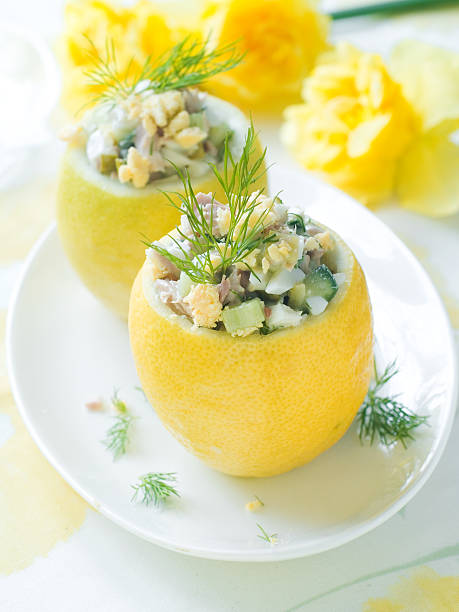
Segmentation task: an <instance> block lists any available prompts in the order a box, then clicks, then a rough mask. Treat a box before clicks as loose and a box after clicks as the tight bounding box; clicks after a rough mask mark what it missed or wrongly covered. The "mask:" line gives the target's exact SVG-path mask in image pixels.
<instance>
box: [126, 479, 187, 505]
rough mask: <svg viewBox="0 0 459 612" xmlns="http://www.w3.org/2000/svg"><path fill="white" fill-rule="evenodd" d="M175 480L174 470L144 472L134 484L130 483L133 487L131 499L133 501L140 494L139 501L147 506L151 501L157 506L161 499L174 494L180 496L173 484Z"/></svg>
mask: <svg viewBox="0 0 459 612" xmlns="http://www.w3.org/2000/svg"><path fill="white" fill-rule="evenodd" d="M175 482H177V477H176V473H175V472H166V473H162V472H149V473H148V474H144V476H141V477H140V479H139V482H138V483H137V484H135V485H131V487H132V488H133V489H134V495H133V496H132V498H131V501H135V500H136V499H137V497H138V496H140V495H142V499H141V500H140V502H141V503H142V504H145V505H146V506H149V505H150V504H151V503H153V504H155V506H158V505H159V504H160V503H161V502H162V501H164V500H165V499H167V498H168V497H170V496H171V495H175V496H176V497H180V493H179V492H178V491H177V489H176V488H175V487H174V485H173V484H171V483H175Z"/></svg>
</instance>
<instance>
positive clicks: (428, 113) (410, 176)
mask: <svg viewBox="0 0 459 612" xmlns="http://www.w3.org/2000/svg"><path fill="white" fill-rule="evenodd" d="M390 68H391V70H392V73H393V75H394V76H395V78H396V79H397V80H398V81H399V82H400V83H401V85H402V87H403V91H404V94H405V96H406V97H407V99H408V100H409V101H410V102H411V104H412V105H413V108H414V109H415V111H416V114H417V115H418V118H419V122H420V124H421V131H420V132H419V134H418V135H417V137H416V138H415V139H414V140H413V142H412V143H411V145H410V147H409V148H408V151H407V152H406V153H405V155H404V156H403V159H402V161H401V163H400V167H399V169H398V172H397V181H396V194H397V196H398V198H399V201H400V204H401V205H402V206H404V207H405V208H409V209H411V210H414V211H416V212H419V213H422V214H425V215H429V216H430V217H443V216H446V215H452V214H454V213H456V212H458V211H459V170H458V169H459V139H458V138H457V136H458V133H459V132H458V130H459V54H457V53H454V52H452V51H448V50H447V49H442V48H439V47H434V46H432V45H429V44H426V43H423V42H419V41H412V40H406V41H403V42H402V43H400V44H398V45H397V46H396V48H395V49H394V50H393V52H392V56H391V61H390Z"/></svg>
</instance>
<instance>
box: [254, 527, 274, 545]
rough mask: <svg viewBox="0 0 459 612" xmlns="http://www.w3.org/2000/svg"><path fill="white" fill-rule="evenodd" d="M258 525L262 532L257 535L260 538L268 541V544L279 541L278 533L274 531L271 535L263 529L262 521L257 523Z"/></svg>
mask: <svg viewBox="0 0 459 612" xmlns="http://www.w3.org/2000/svg"><path fill="white" fill-rule="evenodd" d="M257 527H258V529H259V530H260V531H261V533H259V534H258V535H257V537H258V538H260V540H263V541H264V542H268V544H275V543H276V542H277V533H272V534H271V535H269V534H268V533H267V532H266V531H265V530H264V529H263V527H262V526H261V525H260V523H257Z"/></svg>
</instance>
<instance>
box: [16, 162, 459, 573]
mask: <svg viewBox="0 0 459 612" xmlns="http://www.w3.org/2000/svg"><path fill="white" fill-rule="evenodd" d="M278 171H280V172H282V173H289V174H294V175H297V176H298V175H299V174H300V172H298V171H296V170H293V169H292V168H289V167H288V166H285V165H283V164H279V165H277V166H276V172H278ZM301 178H302V179H305V180H306V181H310V182H312V183H316V184H318V187H319V189H324V188H325V189H326V190H328V191H329V192H330V193H335V194H336V192H338V194H339V196H340V198H341V199H343V198H344V199H345V200H347V202H346V204H347V205H348V206H352V207H353V208H354V209H358V210H359V214H364V215H365V216H368V217H371V219H372V221H373V222H376V223H377V224H378V225H381V226H382V227H383V228H384V229H385V231H389V232H390V234H391V236H392V238H393V240H394V241H395V243H396V244H397V246H398V247H399V248H401V250H402V251H403V253H404V255H405V256H406V257H407V259H409V261H410V263H411V265H414V267H415V268H417V270H418V272H419V273H420V274H421V275H422V277H423V278H424V280H425V282H426V283H427V284H428V285H429V286H430V289H431V290H432V292H433V295H434V296H435V299H436V302H437V306H439V307H440V308H439V310H440V312H441V313H442V316H443V319H444V323H445V329H447V331H448V353H449V356H450V359H451V362H452V366H453V379H452V388H451V390H450V400H451V401H450V402H449V404H448V405H447V404H445V407H444V410H446V411H447V419H446V420H445V423H444V425H443V429H442V430H441V431H440V436H439V438H438V439H437V447H436V449H434V452H433V453H430V456H427V457H426V459H425V465H424V469H423V472H422V474H420V476H419V477H418V478H417V480H416V481H415V482H414V483H413V485H412V486H411V487H409V488H408V490H407V491H406V492H405V493H403V494H402V495H401V496H400V498H399V499H397V500H396V501H394V502H393V503H392V504H390V506H389V507H387V508H385V509H384V510H383V511H382V512H381V513H380V514H379V515H377V516H375V517H373V518H369V519H367V520H365V521H363V522H361V523H358V524H357V525H352V526H350V527H347V528H346V529H344V530H343V531H341V532H340V533H339V534H338V535H333V536H329V537H328V538H327V539H325V540H324V542H323V543H322V545H320V546H317V545H316V546H314V547H312V549H308V547H307V546H305V545H304V543H303V544H302V545H298V546H296V547H294V548H287V549H284V550H282V549H280V548H279V549H276V547H270V548H266V549H260V550H258V549H253V550H251V551H245V550H224V549H217V550H211V549H209V548H204V547H199V546H191V547H181V546H178V545H176V544H175V543H173V542H172V543H171V542H169V541H168V540H167V539H164V538H161V537H157V536H154V535H152V534H151V533H148V532H147V531H145V530H144V529H142V528H138V527H137V526H136V525H135V523H133V522H132V521H131V520H128V519H126V518H124V517H122V516H120V515H119V514H118V513H117V512H114V511H112V510H111V509H110V507H107V506H105V505H104V504H101V503H99V502H97V501H96V500H95V499H94V497H93V496H92V495H91V494H90V493H89V492H88V491H86V490H85V488H84V486H80V484H79V483H78V481H77V479H75V478H74V477H73V476H72V475H71V473H69V471H68V470H67V469H66V468H65V467H64V466H62V465H61V462H60V461H59V458H58V457H56V456H55V454H54V453H53V451H52V450H50V449H49V448H48V447H47V445H46V444H45V442H43V441H42V440H41V438H40V435H39V433H38V432H37V431H36V430H35V427H34V425H33V423H32V420H31V419H29V416H28V411H27V407H26V405H25V402H24V401H23V399H22V393H21V390H20V387H19V384H18V382H17V380H16V374H15V371H16V369H15V365H14V358H13V329H14V326H15V316H16V315H15V313H16V310H17V308H16V306H17V303H18V301H19V299H20V295H21V292H22V289H23V286H24V285H25V283H26V282H27V277H28V274H29V270H30V268H31V266H32V264H33V262H34V261H35V259H36V257H37V255H38V254H39V253H40V251H41V250H42V249H44V248H45V247H46V244H47V243H48V241H49V240H50V239H51V238H53V237H54V236H55V235H58V232H57V224H56V222H55V221H54V222H53V223H51V225H50V226H49V227H48V228H47V229H46V230H45V231H44V232H43V233H42V234H41V236H40V237H39V238H38V240H37V241H36V243H35V244H34V246H33V247H32V249H31V250H30V252H29V253H28V255H27V257H26V258H25V261H24V263H23V267H22V270H21V272H20V274H19V277H18V279H17V281H16V284H15V287H14V289H13V292H12V294H11V297H10V300H9V303H8V309H7V319H6V333H5V347H6V365H7V372H8V379H9V384H10V387H11V391H12V394H13V397H14V400H15V403H16V405H17V408H18V410H19V413H20V416H21V418H22V420H23V422H24V424H25V425H26V427H27V430H28V432H29V434H30V435H31V437H32V439H33V440H34V442H35V443H36V444H37V446H38V448H39V449H40V451H41V453H42V454H43V455H44V456H45V458H46V459H47V461H48V462H49V463H50V464H51V465H52V467H53V468H54V469H55V470H56V471H57V472H58V473H59V474H60V476H61V477H62V478H63V479H64V480H65V481H66V482H67V483H68V484H69V485H70V486H71V487H72V489H73V490H74V491H76V492H77V493H78V495H80V496H81V497H82V498H83V499H84V500H85V501H86V502H87V503H88V504H89V505H90V506H91V507H92V508H93V509H94V510H96V511H97V512H99V513H101V514H102V515H103V516H105V517H106V518H108V519H109V520H111V521H112V522H114V523H115V524H116V525H118V526H119V527H121V528H123V529H125V530H126V531H128V532H130V533H132V534H133V535H136V536H137V537H140V538H142V539H144V540H146V541H148V542H151V543H153V544H155V545H157V546H160V547H162V548H165V549H168V550H172V551H175V552H178V553H182V554H185V555H188V556H193V557H199V558H204V559H212V560H220V561H235V562H273V561H284V560H289V559H297V558H302V557H306V556H311V555H314V554H320V553H322V552H326V551H328V550H332V549H334V548H338V547H340V546H343V545H344V544H346V543H348V542H351V541H352V540H355V539H357V538H359V537H361V536H363V535H365V534H366V533H369V532H370V531H372V530H373V529H375V528H377V527H379V526H380V525H382V524H383V523H385V522H386V521H387V520H389V519H390V518H392V517H393V516H394V515H395V514H396V513H397V512H399V511H400V510H401V509H402V508H403V507H404V506H405V505H406V504H407V503H409V502H410V501H411V500H412V499H413V498H414V497H415V496H416V495H417V494H418V492H419V491H420V490H421V489H422V487H423V486H424V485H425V484H426V483H427V482H428V480H429V479H430V477H431V476H432V474H433V472H434V470H435V468H436V467H437V465H438V463H439V461H440V459H441V457H442V456H443V453H444V450H445V448H446V444H447V442H448V440H449V437H450V433H451V429H452V426H453V421H454V415H455V408H456V403H457V398H458V358H457V354H456V348H455V340H454V335H453V328H452V325H451V322H450V319H449V317H448V315H447V312H446V308H445V306H444V304H443V301H442V300H441V297H440V295H439V293H438V291H437V289H436V287H435V286H434V284H433V282H432V280H431V279H430V277H429V275H428V274H427V272H426V271H425V269H424V267H423V266H422V264H421V263H420V262H419V261H418V259H417V258H416V257H415V256H414V254H413V253H412V252H411V251H410V249H409V248H408V247H407V246H406V245H405V244H404V243H403V241H402V240H401V239H400V238H399V237H398V236H397V235H396V234H395V233H394V232H393V231H392V229H391V228H390V227H389V226H387V225H386V224H385V223H384V222H383V221H381V220H380V219H379V218H378V217H377V216H376V215H374V214H373V213H372V212H371V211H369V210H368V209H366V208H365V207H364V206H363V205H361V204H360V203H358V202H356V201H355V200H353V199H352V198H351V197H350V196H348V195H347V194H345V193H344V192H342V191H340V190H338V189H336V188H335V187H333V186H331V185H328V184H326V183H324V182H323V181H321V180H320V179H317V178H315V177H311V176H309V175H303V176H302V177H301ZM329 540H330V541H329Z"/></svg>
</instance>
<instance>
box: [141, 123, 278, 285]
mask: <svg viewBox="0 0 459 612" xmlns="http://www.w3.org/2000/svg"><path fill="white" fill-rule="evenodd" d="M256 146H257V145H256V133H255V129H254V127H253V124H252V123H251V125H250V127H249V129H248V132H247V137H246V139H245V143H244V147H243V150H242V153H241V156H240V158H239V160H238V161H237V162H236V161H235V160H234V158H233V155H232V153H231V151H230V147H229V141H228V138H226V140H225V155H224V161H223V167H222V169H219V168H217V166H216V165H215V164H211V163H210V164H209V166H210V167H211V169H212V171H213V172H214V174H215V177H216V179H217V181H218V182H219V183H220V185H221V187H222V189H223V192H224V194H225V198H226V200H227V202H228V206H229V212H230V223H229V229H228V232H227V234H226V236H225V237H224V238H216V237H215V236H214V235H213V224H214V217H213V214H214V207H211V213H210V218H206V216H205V215H204V213H203V211H202V207H201V206H200V205H199V204H198V201H197V198H196V195H195V193H194V190H193V186H192V182H191V178H190V176H189V173H188V171H186V173H183V172H182V171H181V170H180V168H177V167H175V169H176V172H177V175H178V176H179V178H180V179H181V181H182V184H183V188H184V193H183V194H182V193H176V194H175V195H176V196H178V198H179V201H180V204H177V203H176V202H175V201H174V199H173V198H172V197H171V195H170V194H168V193H164V195H165V196H166V198H168V200H169V203H170V204H171V206H174V207H175V208H177V209H179V210H180V212H181V213H182V214H185V216H186V217H187V219H188V222H189V224H190V227H191V230H192V233H193V235H192V236H191V237H190V236H189V235H185V234H184V233H182V231H181V230H180V229H178V230H177V231H178V234H179V235H180V237H181V238H182V239H183V240H185V241H187V242H188V243H191V249H190V251H186V250H185V249H184V247H183V245H182V243H181V241H180V240H178V239H176V238H174V237H173V236H171V239H172V240H173V241H174V243H175V244H176V246H177V247H178V249H179V250H180V256H179V257H177V256H176V255H173V254H171V253H170V252H169V251H168V250H167V249H165V248H164V247H162V246H161V245H160V244H156V243H149V242H145V244H146V245H147V246H148V247H150V248H152V249H154V250H155V251H157V252H158V253H160V255H163V256H164V257H166V258H167V259H169V260H170V261H171V262H172V263H173V264H174V265H175V266H176V267H177V268H178V269H179V270H181V271H183V272H185V273H186V274H187V275H188V276H189V278H190V279H191V280H192V281H193V282H196V283H201V284H203V283H215V282H216V280H217V279H218V278H219V277H221V276H222V275H223V274H225V273H226V271H227V270H228V268H230V267H231V266H232V265H234V264H235V263H237V262H240V261H242V260H244V259H245V258H246V257H247V255H249V254H250V253H252V251H254V250H255V249H256V248H260V247H261V246H262V245H263V244H269V243H272V242H276V241H277V238H276V236H275V235H274V234H272V233H266V232H265V231H264V224H263V222H264V220H265V217H266V215H267V214H268V213H269V209H266V210H265V211H263V212H262V213H261V214H258V213H257V217H256V219H255V220H252V219H251V218H252V215H253V213H254V210H255V208H256V206H257V205H258V203H259V197H260V195H261V194H262V190H260V191H259V192H258V196H257V197H253V194H252V192H251V187H252V185H253V184H254V183H255V182H256V181H258V180H259V179H260V178H261V176H263V174H264V172H265V170H264V168H263V161H264V159H265V156H266V149H265V150H264V151H263V153H261V155H258V156H256V155H255V153H256ZM215 254H217V255H219V257H218V258H217V259H218V264H215V263H214V260H213V256H214V255H215Z"/></svg>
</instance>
